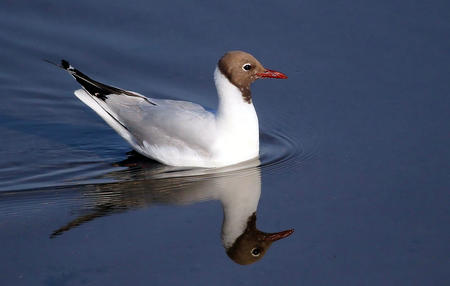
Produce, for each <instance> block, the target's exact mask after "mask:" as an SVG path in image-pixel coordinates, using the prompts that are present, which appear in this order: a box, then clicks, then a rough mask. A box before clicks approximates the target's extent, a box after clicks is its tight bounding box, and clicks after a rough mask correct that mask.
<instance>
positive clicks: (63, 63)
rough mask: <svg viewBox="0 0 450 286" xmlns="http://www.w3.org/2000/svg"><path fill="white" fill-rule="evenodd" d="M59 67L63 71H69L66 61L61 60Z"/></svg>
mask: <svg viewBox="0 0 450 286" xmlns="http://www.w3.org/2000/svg"><path fill="white" fill-rule="evenodd" d="M61 67H62V68H63V69H66V70H67V69H69V68H70V64H69V62H68V61H66V60H61Z"/></svg>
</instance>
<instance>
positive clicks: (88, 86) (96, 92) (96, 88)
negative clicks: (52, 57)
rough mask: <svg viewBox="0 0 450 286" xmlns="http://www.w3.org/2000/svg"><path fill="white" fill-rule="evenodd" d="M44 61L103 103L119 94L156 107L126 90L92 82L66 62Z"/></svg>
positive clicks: (145, 98)
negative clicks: (64, 73) (65, 74)
mask: <svg viewBox="0 0 450 286" xmlns="http://www.w3.org/2000/svg"><path fill="white" fill-rule="evenodd" d="M45 61H46V62H48V63H50V64H53V65H55V66H57V67H59V68H62V69H64V70H66V71H67V72H69V73H70V75H72V76H73V77H74V78H75V80H76V81H77V82H78V83H79V84H81V86H82V87H83V89H84V90H86V91H87V92H88V93H89V94H90V95H92V96H95V97H97V98H99V99H101V100H103V101H106V99H108V96H109V95H113V94H121V95H128V96H134V97H139V98H142V99H144V100H145V101H147V102H148V103H150V104H152V105H156V104H155V103H154V102H151V101H150V100H149V99H148V98H147V97H145V96H142V95H140V94H138V93H135V92H132V91H128V90H123V89H121V88H117V87H114V86H110V85H106V84H103V83H101V82H98V81H96V80H93V79H92V78H90V77H88V76H87V75H85V74H84V73H82V72H81V71H79V70H77V69H76V68H74V67H73V66H72V65H70V63H69V62H68V61H66V60H61V62H60V64H56V63H54V62H51V61H49V60H45Z"/></svg>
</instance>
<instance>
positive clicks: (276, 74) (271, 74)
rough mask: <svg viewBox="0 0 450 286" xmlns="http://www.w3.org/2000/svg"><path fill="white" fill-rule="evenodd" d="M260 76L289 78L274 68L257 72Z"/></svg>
mask: <svg viewBox="0 0 450 286" xmlns="http://www.w3.org/2000/svg"><path fill="white" fill-rule="evenodd" d="M256 75H257V76H259V77H270V78H282V79H284V78H288V77H287V75H285V74H284V73H282V72H278V71H274V70H265V71H264V72H260V73H257V74H256Z"/></svg>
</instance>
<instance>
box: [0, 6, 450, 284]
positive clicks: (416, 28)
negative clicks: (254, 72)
mask: <svg viewBox="0 0 450 286" xmlns="http://www.w3.org/2000/svg"><path fill="white" fill-rule="evenodd" d="M449 11H450V5H449V4H448V1H356V2H355V1H347V2H339V1H311V0H310V1H308V0H307V1H286V2H284V1H275V2H274V1H258V2H255V1H246V2H244V1H236V2H232V1H225V2H224V1H222V2H220V3H213V2H212V1H166V2H164V3H150V2H149V1H135V2H133V3H129V4H125V2H121V1H120V2H119V1H95V2H93V1H71V2H65V3H63V2H62V1H17V0H15V1H7V0H6V1H2V2H0V63H1V68H0V99H1V105H0V132H1V136H0V144H1V146H2V148H1V149H0V155H1V160H0V284H1V285H448V283H449V281H450V272H449V271H448V270H449V269H450V259H449V257H450V245H449V243H448V242H449V241H450V230H449V228H448V226H449V223H450V221H449V219H450V208H449V205H450V204H449V200H450V195H449V189H450V180H449V179H450V176H449V160H450V154H449V153H450V152H449V148H448V146H449V144H450V142H449V141H450V140H449V137H450V136H449V122H450V116H449V101H450V100H449V94H450V83H449V76H450V53H449V51H450V18H449ZM233 49H242V50H246V51H249V52H251V53H253V54H254V55H255V56H256V57H257V58H258V59H260V60H261V62H262V63H263V64H264V65H266V66H267V67H269V68H273V69H277V70H280V71H282V72H284V73H286V74H287V75H288V76H289V79H288V80H283V81H276V80H273V81H270V80H266V81H260V82H257V83H256V84H254V86H253V88H252V90H253V94H254V102H255V106H256V109H257V111H258V115H259V120H260V123H261V131H262V135H261V142H262V143H261V144H262V146H261V148H262V150H261V158H260V161H253V162H249V163H246V164H244V166H238V167H232V168H226V169H225V170H220V172H211V171H210V170H186V169H184V170H177V169H173V168H167V167H165V166H162V165H159V164H157V163H155V162H152V161H150V160H146V159H145V158H143V157H140V156H137V155H136V154H134V153H133V152H130V151H131V148H130V147H129V146H128V145H127V144H126V143H125V141H124V140H122V139H121V138H120V137H119V136H118V135H116V134H115V132H114V131H113V130H111V129H110V128H109V127H108V126H107V125H106V124H105V123H104V122H103V121H102V120H101V119H100V118H99V117H98V116H97V115H96V114H94V112H92V111H91V110H89V109H88V108H87V107H86V106H84V105H83V104H82V103H81V102H80V101H79V100H78V99H77V98H76V97H75V96H74V95H73V90H75V89H77V88H78V85H77V84H76V82H75V81H73V79H71V78H70V77H69V76H68V75H67V74H65V73H64V72H62V71H61V70H58V69H56V68H55V67H53V66H51V65H48V64H47V63H45V62H44V61H42V59H50V60H54V61H56V60H58V59H60V58H65V59H67V60H70V61H71V63H73V65H75V66H76V67H78V68H79V69H80V70H82V71H83V72H86V73H87V74H89V75H91V76H92V77H95V78H97V79H98V80H100V81H104V82H106V83H109V84H113V85H115V86H119V87H123V88H126V89H131V90H134V91H138V92H141V93H143V94H145V95H149V96H152V97H161V98H176V99H182V100H189V101H194V102H198V103H201V104H202V105H204V106H206V107H208V108H214V107H215V105H216V103H217V99H216V96H215V89H214V85H213V82H212V72H213V70H214V66H215V63H216V62H217V60H218V58H219V57H220V56H221V55H222V54H223V53H224V52H226V51H228V50H233ZM241 197H242V198H243V199H241ZM227 200H232V201H233V200H234V201H236V202H237V203H235V202H234V201H233V204H232V205H233V206H236V208H237V209H238V211H239V208H240V206H239V202H242V201H250V202H251V203H252V204H254V205H258V208H257V212H256V216H257V219H258V220H257V228H258V229H260V230H263V231H266V232H276V231H281V230H284V229H289V228H295V232H294V233H293V234H292V235H291V236H290V237H288V238H285V239H283V240H280V241H278V242H275V243H274V244H273V245H272V246H271V248H270V249H269V250H268V251H267V253H266V254H265V256H264V257H263V258H262V259H261V260H260V261H258V262H256V263H254V264H251V265H248V266H242V265H238V264H236V263H234V262H233V260H231V259H229V257H228V256H227V254H226V252H225V251H224V248H223V246H222V242H221V232H222V221H223V215H224V210H223V209H222V205H224V204H226V201H227ZM225 212H226V211H225Z"/></svg>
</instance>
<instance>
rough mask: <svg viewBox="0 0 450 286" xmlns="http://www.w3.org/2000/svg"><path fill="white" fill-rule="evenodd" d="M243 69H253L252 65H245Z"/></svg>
mask: <svg viewBox="0 0 450 286" xmlns="http://www.w3.org/2000/svg"><path fill="white" fill-rule="evenodd" d="M242 69H243V70H245V71H249V70H251V69H252V65H251V64H245V65H243V66H242Z"/></svg>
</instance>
